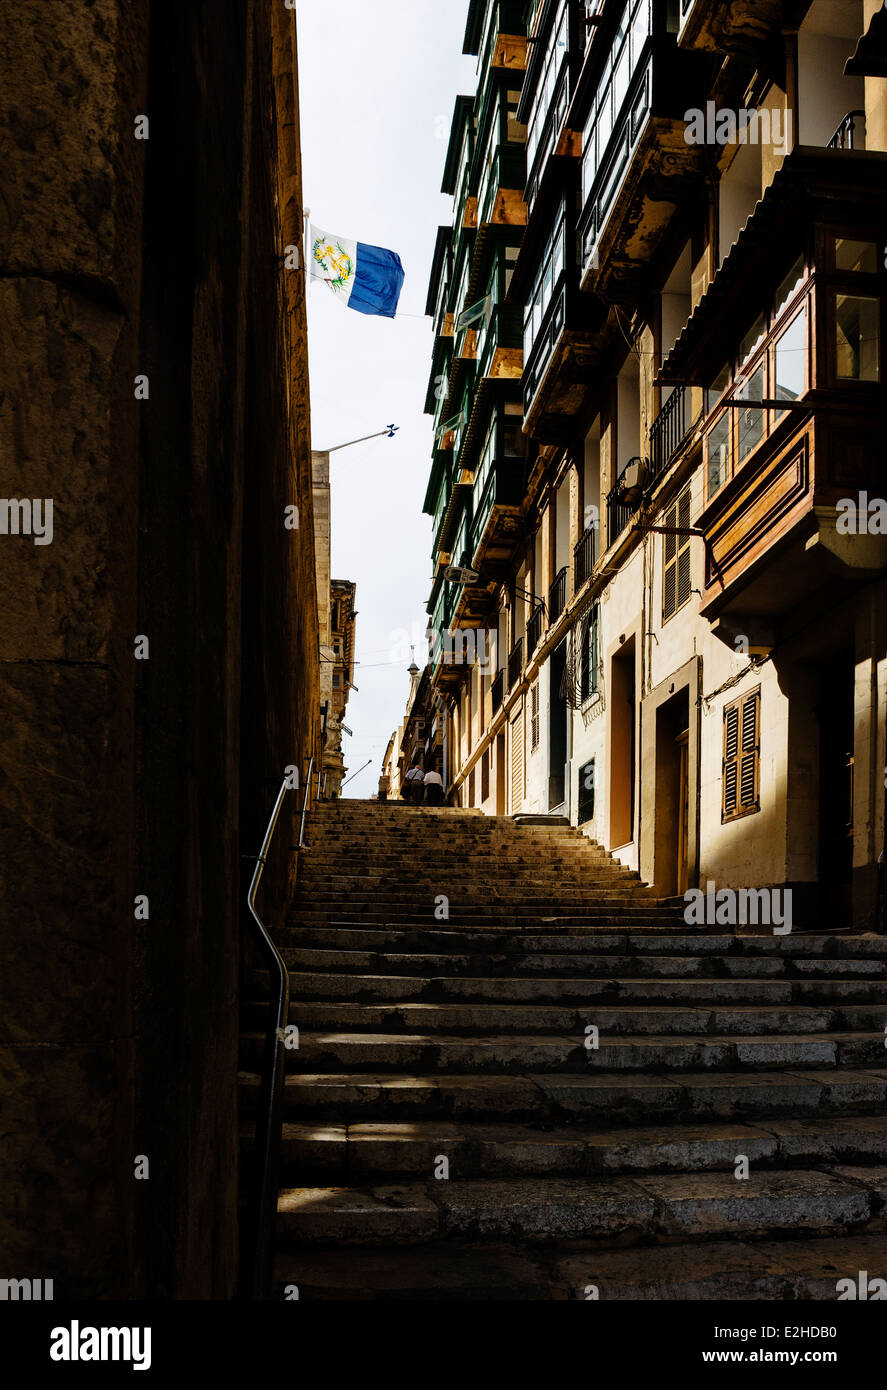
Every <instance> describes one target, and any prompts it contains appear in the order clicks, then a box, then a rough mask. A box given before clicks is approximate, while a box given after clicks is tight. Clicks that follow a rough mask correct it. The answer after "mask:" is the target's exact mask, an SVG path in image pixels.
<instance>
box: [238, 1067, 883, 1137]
mask: <svg viewBox="0 0 887 1390" xmlns="http://www.w3.org/2000/svg"><path fill="white" fill-rule="evenodd" d="M239 1080H240V1090H241V1101H242V1105H243V1113H244V1115H245V1116H250V1115H252V1114H254V1112H255V1106H256V1103H257V1098H258V1088H259V1077H258V1075H257V1074H256V1073H254V1072H241V1073H240V1077H239ZM283 1103H284V1113H285V1116H286V1118H287V1119H289V1120H293V1121H302V1122H304V1123H311V1122H313V1123H316V1122H319V1121H323V1122H326V1121H331V1122H332V1123H334V1124H361V1123H368V1122H371V1121H372V1122H375V1123H381V1122H383V1121H387V1120H400V1121H404V1122H406V1121H407V1120H409V1121H413V1120H421V1119H448V1120H472V1121H475V1120H484V1119H491V1120H502V1119H507V1120H509V1121H513V1122H527V1121H529V1122H532V1123H534V1124H542V1123H552V1124H575V1123H583V1124H598V1125H600V1124H606V1125H642V1126H649V1125H651V1124H654V1123H660V1122H665V1123H669V1124H679V1123H683V1124H699V1123H701V1122H703V1121H704V1122H708V1121H712V1120H736V1119H757V1118H760V1117H761V1116H764V1115H767V1116H774V1115H778V1116H780V1117H782V1118H786V1119H804V1118H805V1117H811V1116H812V1117H815V1118H817V1119H818V1118H822V1117H823V1116H838V1115H841V1116H847V1115H851V1114H852V1115H856V1114H872V1113H877V1114H879V1115H883V1113H884V1109H885V1105H887V1070H883V1069H881V1070H879V1069H876V1068H870V1069H853V1068H845V1067H841V1068H836V1069H815V1068H811V1069H809V1070H797V1071H781V1072H779V1071H752V1070H748V1071H743V1072H732V1073H731V1072H722V1071H711V1072H674V1073H668V1072H663V1073H661V1074H659V1073H644V1072H623V1073H621V1074H619V1073H613V1072H610V1073H599V1074H596V1075H575V1076H570V1075H567V1074H558V1073H535V1074H527V1075H522V1076H518V1075H511V1074H508V1075H499V1076H483V1075H480V1074H475V1075H470V1076H457V1075H455V1074H445V1073H441V1074H438V1075H424V1076H423V1075H419V1076H416V1075H412V1074H409V1073H391V1072H378V1073H376V1074H370V1073H363V1072H358V1073H350V1074H349V1073H344V1072H335V1073H315V1074H309V1073H298V1072H291V1073H288V1074H287V1076H286V1078H285V1085H284V1102H283Z"/></svg>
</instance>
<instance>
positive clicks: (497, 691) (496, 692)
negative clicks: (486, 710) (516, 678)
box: [490, 671, 505, 714]
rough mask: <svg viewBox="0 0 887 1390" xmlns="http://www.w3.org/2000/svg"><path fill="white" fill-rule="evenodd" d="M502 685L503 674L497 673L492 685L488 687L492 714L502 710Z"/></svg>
mask: <svg viewBox="0 0 887 1390" xmlns="http://www.w3.org/2000/svg"><path fill="white" fill-rule="evenodd" d="M504 684H505V672H504V671H499V672H498V674H497V675H495V676H494V677H493V683H492V685H491V686H490V703H491V705H492V710H493V714H495V713H496V711H497V710H500V709H501V708H502V694H503V690H502V687H503V685H504Z"/></svg>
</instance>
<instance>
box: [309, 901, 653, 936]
mask: <svg viewBox="0 0 887 1390" xmlns="http://www.w3.org/2000/svg"><path fill="white" fill-rule="evenodd" d="M440 920H441V919H440V918H439V917H437V916H435V913H434V911H433V909H432V907H431V905H429V908H428V910H427V912H422V911H420V910H418V909H416V908H415V907H413V908H411V909H410V910H407V909H406V908H404V910H403V912H402V913H401V914H400V915H398V912H397V910H396V909H394V910H392V909H390V908H385V907H375V908H365V909H364V910H363V911H361V912H352V911H351V910H350V908H349V906H348V904H347V903H338V904H331V905H330V906H329V907H328V908H321V907H318V906H317V904H312V905H311V906H310V907H300V906H298V905H297V906H296V908H295V909H294V911H293V913H292V914H291V915H290V916H289V918H288V919H287V925H289V926H291V927H311V926H318V927H328V926H343V927H367V926H371V925H372V924H373V923H376V924H378V925H379V926H380V927H399V926H403V927H432V926H434V925H435V924H437V923H438V922H439V921H440ZM448 920H449V921H450V923H451V924H452V925H453V926H454V927H464V928H466V929H468V928H473V927H479V928H487V929H490V928H493V927H500V928H503V929H504V930H506V931H507V930H515V929H518V930H524V931H540V930H541V931H544V930H545V927H546V925H548V924H552V925H555V926H559V927H562V928H579V929H581V928H584V927H593V926H595V925H598V926H601V927H604V928H606V929H607V930H609V931H620V930H622V931H636V930H638V929H639V928H641V929H642V928H644V927H652V926H655V925H657V924H658V925H660V926H662V927H664V928H668V929H669V930H670V931H672V932H674V931H675V930H676V929H677V927H678V923H677V921H676V919H675V916H674V913H673V912H671V911H670V910H669V909H668V908H662V907H657V906H656V905H655V904H653V905H652V906H647V905H646V904H644V903H640V902H638V903H634V902H631V903H624V904H623V903H619V904H616V903H612V904H608V905H607V906H606V907H603V906H601V907H595V906H584V907H583V908H582V911H581V912H577V911H576V910H575V908H569V907H564V908H559V907H558V906H557V905H556V904H547V905H546V907H545V908H544V909H541V910H540V909H539V908H538V907H516V908H513V907H501V906H500V907H498V908H496V907H483V906H480V907H466V908H462V907H459V906H458V905H456V906H454V907H453V908H451V909H450V913H449V918H448Z"/></svg>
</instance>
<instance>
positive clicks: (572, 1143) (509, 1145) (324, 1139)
mask: <svg viewBox="0 0 887 1390" xmlns="http://www.w3.org/2000/svg"><path fill="white" fill-rule="evenodd" d="M244 1143H245V1145H246V1146H247V1147H248V1146H249V1144H250V1143H251V1135H250V1134H249V1132H247V1133H245V1135H244ZM739 1156H744V1157H745V1158H747V1159H748V1161H749V1164H750V1165H751V1166H752V1167H754V1168H755V1169H758V1168H764V1167H766V1168H778V1167H790V1166H795V1167H798V1166H804V1165H805V1164H813V1163H815V1164H820V1163H827V1162H835V1163H845V1164H846V1163H854V1164H878V1165H881V1164H884V1163H885V1162H887V1117H883V1116H866V1115H857V1116H846V1117H839V1118H836V1119H828V1118H825V1119H814V1118H810V1119H807V1120H802V1121H799V1120H784V1119H778V1118H776V1119H768V1118H766V1117H764V1118H762V1119H761V1120H759V1121H757V1122H756V1123H754V1124H751V1123H749V1124H710V1125H673V1126H670V1127H665V1128H663V1127H662V1126H659V1127H657V1128H646V1129H645V1128H633V1129H632V1128H629V1129H617V1130H595V1129H591V1130H581V1129H578V1128H576V1127H575V1126H574V1127H567V1126H561V1127H552V1128H551V1129H547V1130H543V1129H535V1128H532V1127H531V1126H528V1125H518V1124H514V1125H506V1124H486V1125H484V1124H453V1123H447V1122H444V1121H434V1120H423V1121H418V1122H415V1121H414V1122H413V1123H411V1124H397V1123H393V1122H389V1123H385V1124H352V1125H332V1124H331V1125H313V1124H285V1125H284V1126H283V1135H282V1141H281V1162H282V1164H283V1167H284V1172H285V1173H290V1174H292V1175H293V1177H294V1178H298V1179H300V1180H303V1179H304V1175H305V1174H312V1175H313V1176H314V1177H318V1178H325V1179H326V1180H327V1181H333V1180H334V1181H336V1182H337V1183H338V1182H343V1181H345V1180H346V1179H347V1181H349V1182H353V1181H360V1180H361V1179H363V1178H365V1177H367V1176H372V1177H380V1176H382V1177H386V1176H387V1177H388V1178H389V1179H390V1178H392V1177H398V1178H400V1177H416V1176H419V1177H424V1178H432V1177H433V1176H434V1173H435V1169H436V1168H438V1167H439V1160H440V1159H441V1158H442V1157H444V1158H446V1159H447V1162H448V1164H449V1176H450V1178H459V1179H465V1178H476V1177H499V1178H502V1177H521V1176H524V1177H525V1176H539V1175H541V1174H546V1173H547V1174H552V1175H557V1176H561V1177H565V1176H579V1175H582V1176H586V1177H593V1176H595V1175H603V1174H615V1175H621V1174H627V1173H659V1172H673V1173H694V1172H717V1171H723V1172H731V1173H732V1172H734V1171H735V1170H736V1166H737V1159H738V1157H739Z"/></svg>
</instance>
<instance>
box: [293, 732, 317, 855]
mask: <svg viewBox="0 0 887 1390" xmlns="http://www.w3.org/2000/svg"><path fill="white" fill-rule="evenodd" d="M313 771H314V757H313V755H312V758H311V761H310V763H309V764H308V776H307V777H306V778H305V795H304V797H303V799H302V819H301V821H300V822H299V843H298V845H297V846H296V848H297V849H301V848H302V844H303V841H304V839H305V812H306V811H307V810H308V793H309V792H310V790H311V773H312V772H313Z"/></svg>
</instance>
